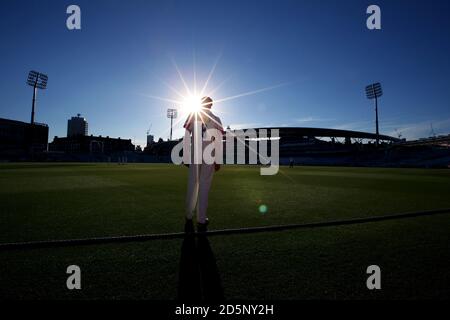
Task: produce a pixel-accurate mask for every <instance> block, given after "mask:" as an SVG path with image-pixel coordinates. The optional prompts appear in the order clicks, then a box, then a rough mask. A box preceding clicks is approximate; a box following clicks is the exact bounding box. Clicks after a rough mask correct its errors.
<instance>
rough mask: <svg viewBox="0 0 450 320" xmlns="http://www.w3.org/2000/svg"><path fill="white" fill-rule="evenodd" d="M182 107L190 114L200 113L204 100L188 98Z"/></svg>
mask: <svg viewBox="0 0 450 320" xmlns="http://www.w3.org/2000/svg"><path fill="white" fill-rule="evenodd" d="M182 107H183V109H184V110H185V111H186V112H188V113H196V112H200V111H201V109H202V100H201V98H200V97H198V96H188V97H186V98H185V99H184V101H183V104H182Z"/></svg>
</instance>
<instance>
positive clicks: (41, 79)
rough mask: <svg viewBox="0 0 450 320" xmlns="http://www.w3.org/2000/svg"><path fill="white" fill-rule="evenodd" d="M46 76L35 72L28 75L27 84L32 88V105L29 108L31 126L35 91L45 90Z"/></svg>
mask: <svg viewBox="0 0 450 320" xmlns="http://www.w3.org/2000/svg"><path fill="white" fill-rule="evenodd" d="M47 81H48V77H47V75H45V74H43V73H39V72H37V71H30V73H28V79H27V84H28V85H29V86H32V87H33V104H32V108H31V124H34V107H35V104H36V95H37V89H42V90H44V89H46V88H47Z"/></svg>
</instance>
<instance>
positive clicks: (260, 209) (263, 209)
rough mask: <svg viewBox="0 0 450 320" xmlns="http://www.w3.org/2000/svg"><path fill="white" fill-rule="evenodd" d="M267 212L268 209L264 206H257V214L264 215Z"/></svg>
mask: <svg viewBox="0 0 450 320" xmlns="http://www.w3.org/2000/svg"><path fill="white" fill-rule="evenodd" d="M268 210H269V208H268V207H267V206H266V205H265V204H262V205H260V206H259V213H262V214H266V213H267V211H268Z"/></svg>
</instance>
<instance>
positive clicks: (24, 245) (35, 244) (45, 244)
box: [0, 208, 450, 250]
mask: <svg viewBox="0 0 450 320" xmlns="http://www.w3.org/2000/svg"><path fill="white" fill-rule="evenodd" d="M448 213H450V208H448V209H441V210H432V211H420V212H409V213H400V214H392V215H384V216H377V217H366V218H356V219H347V220H334V221H327V222H313V223H303V224H288V225H277V226H267V227H253V228H238V229H224V230H212V231H208V232H206V233H195V234H194V235H196V236H199V235H202V236H205V235H206V236H219V235H228V234H246V233H258V232H269V231H284V230H292V229H309V228H322V227H335V226H345V225H351V224H362V223H369V222H378V221H387V220H398V219H406V218H414V217H423V216H432V215H439V214H448ZM185 236H186V234H185V233H184V232H177V233H161V234H143V235H134V236H119V237H99V238H86V239H66V240H48V241H32V242H13V243H1V244H0V250H5V249H31V248H49V247H69V246H81V245H94V244H105V243H115V242H120V243H126V242H143V241H149V240H168V239H180V238H184V237H185Z"/></svg>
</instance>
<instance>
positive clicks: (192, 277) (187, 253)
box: [178, 235, 224, 302]
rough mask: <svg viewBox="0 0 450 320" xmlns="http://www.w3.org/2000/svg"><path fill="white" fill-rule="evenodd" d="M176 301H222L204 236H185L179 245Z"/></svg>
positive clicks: (219, 284) (219, 286) (215, 271)
mask: <svg viewBox="0 0 450 320" xmlns="http://www.w3.org/2000/svg"><path fill="white" fill-rule="evenodd" d="M178 300H180V301H185V302H194V301H195V302H198V301H208V302H210V301H222V300H224V294H223V288H222V283H221V280H220V274H219V270H218V269H217V264H216V258H215V257H214V253H213V252H212V249H211V246H210V244H209V241H208V239H207V237H206V236H199V237H198V239H196V237H195V236H193V235H186V236H185V237H184V240H183V244H182V245H181V258H180V272H179V280H178Z"/></svg>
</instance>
